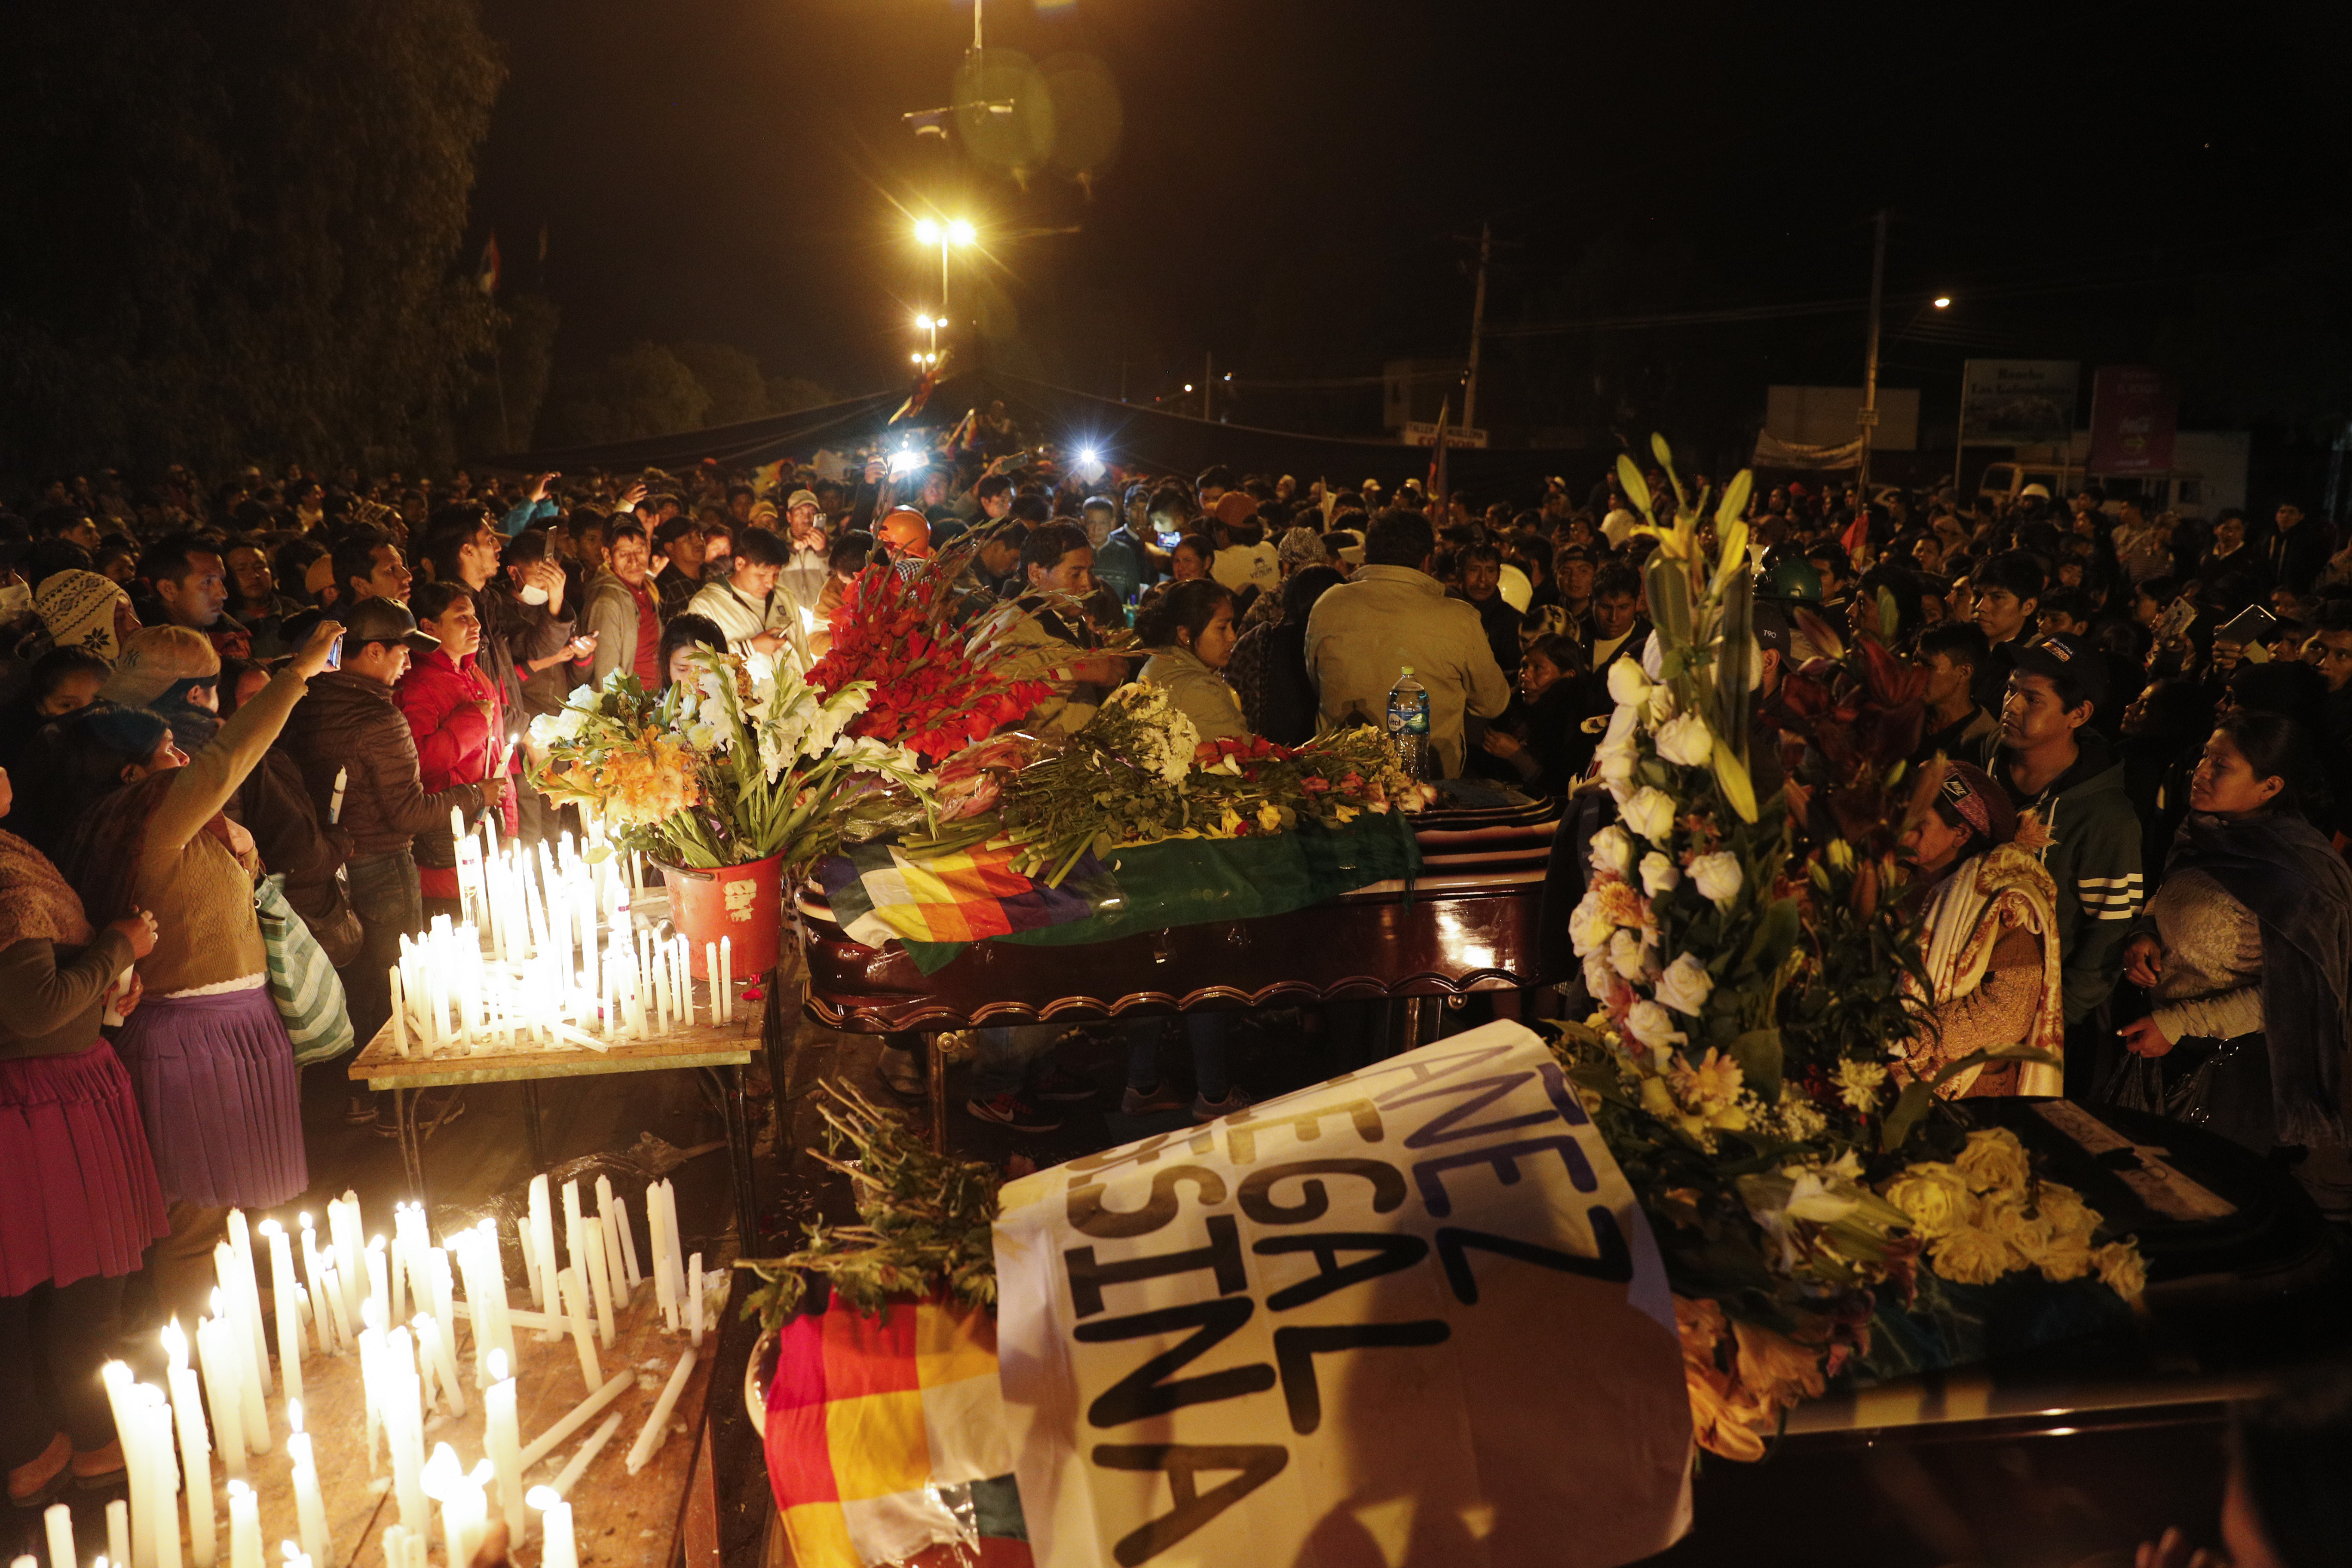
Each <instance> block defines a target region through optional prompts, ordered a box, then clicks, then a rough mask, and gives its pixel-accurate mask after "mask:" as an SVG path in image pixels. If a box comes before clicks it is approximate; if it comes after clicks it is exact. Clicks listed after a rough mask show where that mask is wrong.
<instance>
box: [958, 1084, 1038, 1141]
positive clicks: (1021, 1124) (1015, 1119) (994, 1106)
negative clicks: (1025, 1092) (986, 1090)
mask: <svg viewBox="0 0 2352 1568" xmlns="http://www.w3.org/2000/svg"><path fill="white" fill-rule="evenodd" d="M963 1108H964V1109H965V1110H969V1111H971V1113H972V1115H973V1116H975V1117H977V1118H978V1119H979V1120H981V1121H993V1122H995V1123H996V1124H997V1125H998V1126H999V1127H1010V1128H1012V1129H1013V1131H1015V1132H1052V1131H1055V1130H1056V1129H1058V1128H1059V1127H1060V1126H1061V1125H1062V1121H1061V1118H1060V1117H1058V1116H1048V1115H1046V1114H1045V1112H1044V1111H1042V1110H1036V1109H1034V1107H1032V1106H1031V1105H1030V1104H1029V1102H1028V1101H1027V1100H1023V1099H1022V1098H1021V1097H1020V1096H1019V1095H1017V1094H1014V1093H1013V1092H1012V1091H1011V1090H1010V1089H1007V1090H1006V1091H1005V1092H1004V1093H1003V1094H996V1095H991V1096H990V1097H989V1098H988V1099H986V1100H979V1099H972V1100H965V1101H964V1102H963Z"/></svg>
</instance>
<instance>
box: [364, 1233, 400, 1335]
mask: <svg viewBox="0 0 2352 1568" xmlns="http://www.w3.org/2000/svg"><path fill="white" fill-rule="evenodd" d="M366 1258H367V1299H368V1300H371V1301H373V1302H374V1303H375V1305H376V1310H378V1311H380V1312H382V1313H383V1321H385V1322H387V1323H389V1322H394V1321H397V1320H396V1319H395V1318H394V1314H393V1310H392V1264H391V1260H390V1259H389V1258H387V1257H386V1256H385V1253H384V1246H383V1237H380V1236H372V1237H368V1244H367V1254H366Z"/></svg>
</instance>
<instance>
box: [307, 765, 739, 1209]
mask: <svg viewBox="0 0 2352 1568" xmlns="http://www.w3.org/2000/svg"><path fill="white" fill-rule="evenodd" d="M450 826H451V828H452V830H453V832H455V834H456V837H457V884H458V890H459V892H458V902H459V909H460V916H459V918H458V919H457V920H454V921H453V920H451V919H450V918H449V917H448V916H446V915H443V916H438V917H436V919H435V921H433V923H432V925H431V926H430V928H429V929H427V930H426V931H425V932H424V933H423V934H422V935H420V936H414V937H404V938H402V940H401V952H400V962H399V963H397V964H395V965H394V966H393V968H392V970H391V972H390V974H389V976H388V978H389V980H390V982H391V987H392V1004H393V1005H392V1016H391V1018H390V1019H389V1020H388V1021H387V1022H386V1023H385V1025H384V1026H383V1028H382V1029H381V1030H379V1031H377V1033H376V1035H375V1037H374V1038H373V1039H372V1040H370V1041H369V1042H368V1043H367V1044H366V1046H365V1047H363V1048H362V1050H361V1051H360V1053H359V1054H358V1056H357V1057H356V1058H353V1059H352V1065H351V1068H350V1069H349V1070H350V1073H351V1077H352V1079H354V1080H356V1081H359V1082H363V1083H365V1084H366V1085H367V1087H368V1088H370V1089H376V1090H382V1091H388V1092H390V1093H391V1094H392V1095H393V1097H394V1114H395V1117H396V1119H397V1121H398V1126H399V1138H400V1151H401V1158H402V1162H403V1163H404V1166H405V1168H406V1172H407V1176H408V1182H409V1187H410V1192H411V1194H412V1195H413V1196H415V1198H416V1199H417V1200H418V1201H419V1202H420V1203H422V1202H424V1201H425V1196H426V1185H425V1160H424V1144H425V1137H426V1136H427V1135H428V1134H429V1132H430V1131H431V1130H430V1129H429V1128H425V1127H420V1125H419V1120H418V1103H417V1097H418V1095H419V1093H420V1092H421V1091H422V1090H425V1089H434V1088H443V1087H449V1086H456V1085H463V1084H482V1083H520V1084H521V1085H522V1086H523V1090H524V1106H525V1125H526V1127H527V1129H528V1131H529V1137H530V1163H532V1164H534V1165H544V1164H545V1163H547V1162H546V1160H545V1158H544V1155H543V1153H542V1152H541V1142H540V1116H539V1089H538V1086H539V1084H540V1082H541V1080H543V1079H566V1078H583V1077H593V1076H599V1075H604V1074H610V1073H630V1072H665V1071H674V1070H681V1069H691V1070H698V1071H699V1072H701V1073H702V1075H703V1077H704V1080H705V1083H706V1085H707V1086H708V1087H709V1089H710V1090H711V1092H712V1096H713V1098H714V1100H716V1101H717V1103H718V1106H719V1111H720V1114H721V1116H722V1117H723V1119H724V1121H725V1123H726V1129H727V1144H728V1151H729V1154H730V1171H731V1173H732V1177H733V1181H734V1187H735V1209H736V1223H737V1234H738V1236H739V1237H743V1238H745V1239H746V1241H747V1242H748V1241H749V1240H750V1239H751V1238H753V1237H756V1236H757V1235H758V1229H757V1223H756V1218H755V1216H756V1215H757V1212H758V1209H757V1194H756V1179H755V1175H754V1172H753V1166H752V1162H751V1137H752V1132H751V1125H750V1120H749V1117H748V1114H747V1112H746V1109H745V1101H744V1092H743V1069H744V1068H745V1067H746V1066H748V1065H749V1064H750V1062H751V1058H752V1055H753V1053H754V1052H756V1051H758V1050H760V1049H761V1018H762V1015H763V1013H764V1011H765V1005H764V1003H763V1002H762V1001H761V1000H760V999H758V998H756V997H755V998H753V999H751V1001H749V1002H747V1001H746V1000H745V999H744V997H743V995H742V992H743V989H744V987H745V986H746V985H747V984H752V983H754V982H764V981H765V978H766V977H765V976H761V975H744V976H740V977H739V976H738V975H737V974H736V973H735V972H734V943H733V940H732V939H731V938H724V937H722V938H721V939H720V940H719V941H718V942H706V943H704V944H703V948H702V951H700V952H695V951H693V949H692V947H691V945H690V944H689V943H688V939H687V938H686V937H684V936H683V935H680V934H679V933H678V932H677V931H675V930H674V929H673V928H672V927H671V926H670V925H669V923H668V919H667V916H668V903H669V900H668V897H667V893H666V892H664V891H663V890H662V889H661V888H660V887H659V886H658V885H655V886H651V887H649V886H648V885H647V882H646V874H647V868H646V863H645V861H644V859H643V858H642V857H640V856H636V855H632V854H629V853H627V852H625V851H622V850H619V849H617V848H615V847H614V846H612V845H610V844H609V843H607V842H605V841H604V839H603V838H602V837H601V836H600V835H599V834H598V831H597V828H596V826H595V825H594V824H593V823H592V824H590V826H589V836H588V837H587V838H586V839H584V840H575V838H574V837H573V836H572V834H570V833H568V832H567V833H565V834H563V835H562V836H561V837H559V838H558V839H557V840H556V841H555V842H553V843H551V844H549V843H542V844H540V845H538V846H537V847H527V846H522V845H518V844H515V843H512V842H507V843H501V842H500V840H499V833H498V826H497V822H496V818H495V817H494V816H485V817H484V818H483V819H482V821H481V823H480V825H479V827H478V830H477V831H475V832H472V833H468V832H467V831H465V829H464V826H463V821H462V819H461V818H460V817H459V816H457V814H456V813H454V812H453V813H452V814H451V821H450Z"/></svg>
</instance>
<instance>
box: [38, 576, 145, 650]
mask: <svg viewBox="0 0 2352 1568" xmlns="http://www.w3.org/2000/svg"><path fill="white" fill-rule="evenodd" d="M130 597H131V596H130V595H128V594H125V593H124V592H123V591H122V588H121V584H117V583H116V582H115V580H114V579H113V578H111V577H107V576H103V575H100V574H99V573H96V572H79V571H65V572H58V573H53V574H51V575H49V576H48V577H47V578H45V579H43V581H42V583H41V585H40V586H39V587H38V588H37V589H35V590H34V591H33V613H34V614H35V615H37V616H40V617H41V625H43V626H46V627H47V628H48V633H49V641H50V642H51V643H53V644H54V645H56V646H57V647H78V648H80V649H81V650H83V651H84V652H86V653H94V654H96V655H98V657H99V658H102V659H105V660H107V661H108V662H109V663H112V662H113V660H114V658H115V657H116V655H117V654H118V653H120V651H121V650H120V649H118V648H117V647H115V646H114V606H115V605H117V604H119V603H128V602H129V600H130Z"/></svg>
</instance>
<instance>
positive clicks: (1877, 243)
mask: <svg viewBox="0 0 2352 1568" xmlns="http://www.w3.org/2000/svg"><path fill="white" fill-rule="evenodd" d="M1874 227H1875V231H1876V232H1875V237H1874V238H1873V240H1872V241H1871V247H1870V346H1869V348H1868V350H1867V351H1865V353H1864V356H1863V366H1862V412H1861V414H1860V415H1858V416H1856V417H1855V420H1854V423H1855V424H1857V425H1859V426H1862V460H1861V463H1860V465H1859V467H1858V468H1857V469H1856V471H1855V485H1854V489H1856V490H1857V491H1859V492H1860V500H1861V503H1862V505H1863V506H1864V508H1867V507H1868V506H1869V505H1870V442H1871V437H1872V436H1873V435H1874V433H1875V432H1876V431H1877V429H1878V313H1879V306H1880V304H1881V302H1882V301H1883V300H1884V297H1885V293H1886V209H1885V207H1881V208H1879V209H1878V217H1877V220H1876V223H1875V225H1874Z"/></svg>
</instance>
